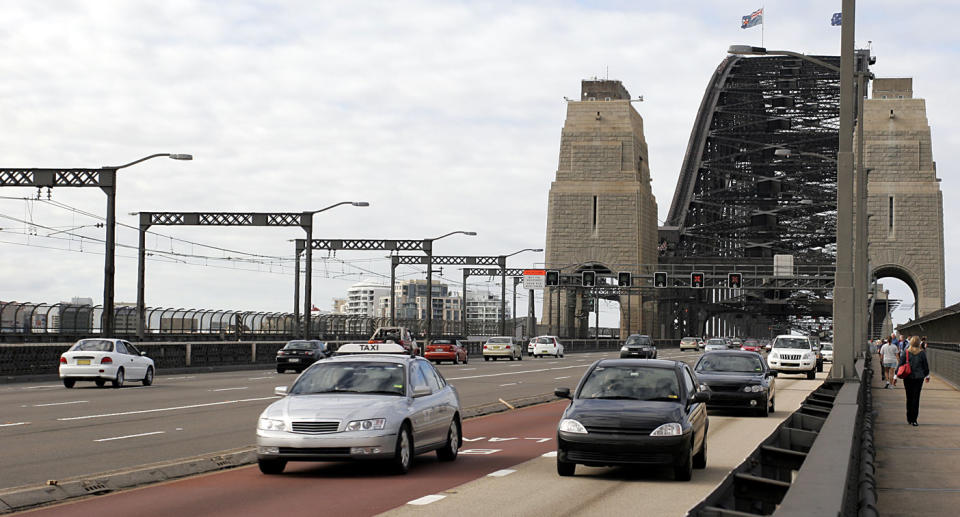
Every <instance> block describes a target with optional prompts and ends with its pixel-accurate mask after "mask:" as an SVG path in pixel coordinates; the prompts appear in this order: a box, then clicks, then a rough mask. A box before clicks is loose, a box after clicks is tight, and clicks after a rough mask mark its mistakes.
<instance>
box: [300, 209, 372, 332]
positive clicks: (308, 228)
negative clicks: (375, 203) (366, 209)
mask: <svg viewBox="0 0 960 517" xmlns="http://www.w3.org/2000/svg"><path fill="white" fill-rule="evenodd" d="M341 205H352V206H370V203H368V202H366V201H341V202H339V203H334V204H332V205H330V206H328V207H324V208H321V209H320V210H313V211H305V212H303V217H302V219H301V221H303V222H304V223H305V224H304V225H303V230H304V231H305V232H306V233H307V239H306V242H307V250H306V251H307V256H306V257H305V260H306V268H305V269H306V276H305V277H304V279H303V320H304V321H303V339H310V318H311V315H312V314H313V313H312V312H311V309H312V308H313V245H312V244H311V243H312V242H313V216H314V215H315V214H319V213H320V212H325V211H327V210H330V209H331V208H336V207H338V206H341Z"/></svg>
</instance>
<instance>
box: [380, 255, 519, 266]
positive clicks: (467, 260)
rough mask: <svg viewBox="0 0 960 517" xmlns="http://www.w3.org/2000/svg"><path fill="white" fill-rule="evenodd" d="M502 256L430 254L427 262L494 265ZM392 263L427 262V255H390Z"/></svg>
mask: <svg viewBox="0 0 960 517" xmlns="http://www.w3.org/2000/svg"><path fill="white" fill-rule="evenodd" d="M501 258H502V257H476V256H460V255H450V256H444V255H440V256H432V257H429V263H430V264H433V265H437V266H495V265H498V264H500V259H501ZM391 259H392V260H393V263H394V264H427V263H428V261H427V260H428V257H425V256H424V257H422V256H414V255H394V256H393V257H391Z"/></svg>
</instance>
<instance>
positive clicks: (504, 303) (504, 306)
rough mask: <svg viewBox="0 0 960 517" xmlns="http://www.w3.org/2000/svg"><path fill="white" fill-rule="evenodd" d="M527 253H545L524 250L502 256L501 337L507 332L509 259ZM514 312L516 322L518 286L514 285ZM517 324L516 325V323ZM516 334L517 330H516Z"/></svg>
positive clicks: (539, 250)
mask: <svg viewBox="0 0 960 517" xmlns="http://www.w3.org/2000/svg"><path fill="white" fill-rule="evenodd" d="M525 251H532V252H534V253H540V252H542V251H543V248H524V249H522V250H517V251H514V252H513V253H511V254H509V255H500V260H499V262H500V335H501V336H502V335H504V334H505V333H506V332H507V257H512V256H514V255H519V254H520V253H523V252H525ZM513 293H514V294H513V304H514V307H513V311H514V320H516V311H517V307H516V304H517V294H516V284H514V292H513ZM514 324H516V323H514ZM514 332H516V328H514Z"/></svg>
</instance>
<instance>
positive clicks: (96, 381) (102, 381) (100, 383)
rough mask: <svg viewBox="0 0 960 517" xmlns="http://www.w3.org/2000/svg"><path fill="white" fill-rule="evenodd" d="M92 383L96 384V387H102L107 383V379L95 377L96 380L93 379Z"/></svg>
mask: <svg viewBox="0 0 960 517" xmlns="http://www.w3.org/2000/svg"><path fill="white" fill-rule="evenodd" d="M93 383H94V384H96V385H97V387H98V388H102V387H104V386H106V385H107V381H105V380H103V379H97V380H95V381H93Z"/></svg>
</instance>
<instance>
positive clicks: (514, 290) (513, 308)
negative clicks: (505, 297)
mask: <svg viewBox="0 0 960 517" xmlns="http://www.w3.org/2000/svg"><path fill="white" fill-rule="evenodd" d="M519 280H520V278H519V277H516V276H515V277H513V306H512V307H510V309H511V310H512V311H513V332H511V335H513V334H516V333H517V281H519Z"/></svg>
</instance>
